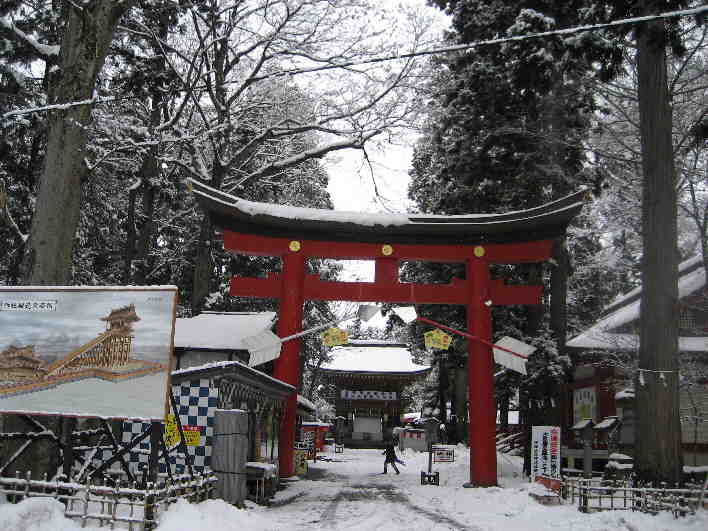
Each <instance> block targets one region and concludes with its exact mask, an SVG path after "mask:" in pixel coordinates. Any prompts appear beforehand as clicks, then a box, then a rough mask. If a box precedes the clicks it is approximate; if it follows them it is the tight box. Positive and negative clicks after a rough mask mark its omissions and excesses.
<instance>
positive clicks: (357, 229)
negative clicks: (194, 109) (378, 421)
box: [189, 179, 586, 244]
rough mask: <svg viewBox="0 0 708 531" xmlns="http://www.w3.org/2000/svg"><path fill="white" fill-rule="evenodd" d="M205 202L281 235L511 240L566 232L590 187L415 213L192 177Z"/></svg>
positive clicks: (234, 224) (253, 230) (227, 224)
mask: <svg viewBox="0 0 708 531" xmlns="http://www.w3.org/2000/svg"><path fill="white" fill-rule="evenodd" d="M189 183H190V186H191V187H192V191H193V193H194V195H195V197H196V199H197V201H198V202H199V204H200V205H201V206H202V207H203V208H204V209H205V210H206V211H207V212H208V213H209V215H210V217H211V219H212V220H213V222H214V223H215V224H216V225H217V226H218V227H220V228H222V229H227V230H232V231H234V232H239V233H247V234H258V235H262V236H274V237H280V238H297V239H308V240H327V241H354V242H365V243H401V244H403V243H411V244H478V243H510V242H524V241H534V240H543V239H551V238H555V237H558V236H562V235H563V234H564V232H565V229H566V227H567V226H568V224H569V223H570V221H571V220H572V219H573V217H575V216H576V215H577V214H578V213H579V212H580V209H581V208H582V206H583V198H584V197H585V195H586V191H585V190H580V191H578V192H575V193H573V194H570V195H568V196H565V197H563V198H561V199H558V200H556V201H552V202H550V203H546V204H544V205H541V206H538V207H534V208H529V209H526V210H517V211H514V212H507V213H504V214H467V215H454V216H444V215H413V214H376V213H370V212H343V211H334V210H324V209H316V208H303V207H291V206H285V205H274V204H270V203H258V202H254V201H248V200H246V199H242V198H239V197H236V196H234V195H231V194H227V193H225V192H221V191H219V190H216V189H214V188H211V187H209V186H207V185H205V184H204V183H201V182H199V181H196V180H194V179H190V180H189Z"/></svg>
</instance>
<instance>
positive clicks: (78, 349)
mask: <svg viewBox="0 0 708 531" xmlns="http://www.w3.org/2000/svg"><path fill="white" fill-rule="evenodd" d="M176 301H177V288H176V287H175V286H148V287H133V286H131V287H122V286H110V287H84V286H81V287H57V288H54V287H44V286H42V287H29V286H21V287H0V412H4V413H28V414H30V413H31V414H45V415H72V416H82V417H105V418H124V419H125V418H140V419H162V418H163V417H164V415H165V404H166V396H167V385H168V379H169V371H170V362H171V358H172V348H173V338H174V323H175V308H176Z"/></svg>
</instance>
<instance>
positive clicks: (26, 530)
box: [0, 498, 98, 531]
mask: <svg viewBox="0 0 708 531" xmlns="http://www.w3.org/2000/svg"><path fill="white" fill-rule="evenodd" d="M0 529H3V530H6V531H78V530H79V529H84V530H89V531H94V530H97V529H98V528H97V527H84V528H82V527H81V522H79V521H72V520H69V519H68V518H66V517H64V505H62V504H61V503H60V502H58V501H57V500H55V499H53V498H30V499H28V500H25V501H23V502H21V503H18V504H12V503H0Z"/></svg>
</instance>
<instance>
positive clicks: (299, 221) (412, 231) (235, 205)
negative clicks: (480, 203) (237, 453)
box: [190, 180, 585, 486]
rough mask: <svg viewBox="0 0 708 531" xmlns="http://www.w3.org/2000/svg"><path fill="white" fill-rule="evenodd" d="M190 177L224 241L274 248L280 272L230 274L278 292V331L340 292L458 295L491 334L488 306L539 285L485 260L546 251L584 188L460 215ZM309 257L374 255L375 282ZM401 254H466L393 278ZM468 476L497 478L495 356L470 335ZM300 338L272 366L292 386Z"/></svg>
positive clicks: (271, 294) (403, 298) (398, 297)
mask: <svg viewBox="0 0 708 531" xmlns="http://www.w3.org/2000/svg"><path fill="white" fill-rule="evenodd" d="M190 184H191V186H192V190H193V192H194V194H195V196H196V199H197V201H198V202H199V203H200V204H201V206H202V207H203V208H204V209H205V210H206V211H207V212H208V213H209V215H210V217H211V219H212V221H213V222H214V223H215V225H216V226H218V227H220V228H222V229H223V231H224V233H223V237H224V248H225V249H226V250H228V251H232V252H235V253H242V254H248V255H260V256H278V257H280V258H281V259H282V273H270V274H269V275H268V276H267V277H266V278H239V277H233V278H232V279H231V290H230V293H231V295H233V296H241V297H261V298H277V299H279V301H280V306H279V312H278V313H279V317H278V325H277V332H278V335H279V336H280V337H286V336H289V335H292V334H296V333H297V332H300V331H301V328H302V317H303V315H302V314H303V304H304V302H305V300H331V301H336V300H345V301H357V302H372V301H379V302H392V303H408V304H461V305H465V306H466V307H467V329H468V331H470V332H471V333H473V334H475V335H476V336H478V337H479V338H481V339H483V340H486V341H487V342H490V341H491V339H492V337H491V336H492V322H491V306H493V305H509V304H539V303H540V302H541V294H542V290H543V287H542V286H507V285H505V284H504V282H503V280H492V279H490V274H489V264H492V263H495V264H519V263H534V262H543V261H545V260H548V259H549V258H550V257H551V254H552V247H553V240H554V239H555V238H558V237H560V236H563V235H564V234H565V230H566V227H567V225H568V223H570V221H571V220H572V219H573V217H574V216H575V215H577V214H578V212H579V211H580V209H581V208H582V199H583V195H584V193H585V192H584V191H580V192H577V193H575V194H572V195H569V196H566V197H564V198H562V199H559V200H557V201H554V202H552V203H547V204H545V205H543V206H539V207H536V208H531V209H528V210H520V211H516V212H509V213H506V214H470V215H462V216H430V215H420V216H414V215H410V216H409V215H406V214H398V215H384V214H370V213H348V212H337V211H332V210H320V209H311V208H297V207H287V206H279V205H272V204H266V203H255V202H252V201H247V200H245V199H241V198H238V197H235V196H232V195H229V194H226V193H224V192H220V191H218V190H215V189H213V188H210V187H208V186H206V185H204V184H202V183H200V182H198V181H195V180H191V181H190ZM309 258H331V259H341V260H374V261H375V280H374V282H329V281H323V280H321V279H320V278H319V276H318V275H307V274H305V267H306V262H307V260H308V259H309ZM402 260H413V261H427V262H458V263H464V264H465V268H466V275H465V279H464V280H463V279H457V278H456V279H453V281H452V283H450V284H448V285H444V284H442V285H441V284H427V285H426V284H415V283H401V282H400V281H399V277H398V272H399V263H400V262H401V261H402ZM468 349H469V360H468V372H469V380H468V381H469V418H470V423H469V430H470V431H469V441H470V484H472V485H476V486H492V485H496V484H497V467H496V443H495V433H496V407H495V402H494V379H493V357H492V352H491V349H490V347H489V346H487V345H485V344H483V343H481V342H479V341H469V342H468ZM299 356H300V341H299V340H292V341H288V342H286V343H284V344H283V346H282V350H281V354H280V357H279V358H278V359H277V360H276V362H275V371H274V376H275V377H276V378H278V379H279V380H282V381H284V382H286V383H289V384H291V385H294V386H296V387H297V385H298V381H299V377H300V374H299V372H300V363H299ZM295 409H296V396H295V395H294V394H293V396H292V397H290V399H289V400H288V401H287V403H286V406H285V411H284V415H283V418H282V424H281V431H280V437H279V464H280V474H281V475H282V476H286V477H287V476H291V475H293V473H294V466H293V448H294V443H295Z"/></svg>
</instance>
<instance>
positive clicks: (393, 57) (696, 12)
mask: <svg viewBox="0 0 708 531" xmlns="http://www.w3.org/2000/svg"><path fill="white" fill-rule="evenodd" d="M705 13H708V6H700V7H695V8H691V9H681V10H677V11H667V12H666V13H660V14H656V15H646V16H642V17H632V18H624V19H620V20H614V21H612V22H605V23H602V24H587V25H583V26H574V27H571V28H563V29H557V30H549V31H542V32H539V33H529V34H527V35H514V36H512V37H500V38H497V39H486V40H480V41H474V42H469V43H465V44H456V45H453V46H444V47H439V48H429V49H427V50H418V51H414V52H405V53H395V54H390V55H384V56H379V57H372V58H370V59H359V60H353V61H342V62H331V63H327V64H324V65H318V66H313V67H307V68H296V69H292V70H280V71H277V72H272V73H269V74H264V75H262V76H255V77H253V78H252V79H251V83H254V82H256V81H262V80H265V79H272V78H277V77H284V76H295V75H300V74H310V73H315V72H323V71H326V70H335V69H338V68H350V67H355V66H365V65H370V64H375V63H383V62H388V61H397V60H401V59H411V58H414V57H423V56H428V55H438V54H445V53H453V52H463V51H467V50H472V49H474V48H480V47H482V46H491V45H495V44H504V43H508V42H521V41H528V40H532V39H542V38H546V37H552V36H556V35H571V34H574V33H585V32H589V31H598V30H604V29H610V28H616V27H620V26H628V25H636V24H642V23H645V22H651V21H654V20H669V19H674V18H682V17H688V16H695V17H700V16H703V15H704V14H705ZM234 83H238V82H237V81H231V82H226V83H225V84H227V85H229V84H234ZM205 89H207V87H206V85H204V86H196V87H194V88H190V89H180V90H179V91H178V92H183V91H186V90H197V91H198V90H205ZM136 98H141V97H140V96H122V97H108V98H92V99H89V100H83V101H75V102H67V103H61V104H55V105H45V106H42V107H33V108H31V109H21V110H16V111H10V112H8V113H5V114H3V115H2V118H3V119H8V118H11V117H13V116H20V115H23V114H30V113H34V112H45V111H50V110H53V109H66V108H68V107H75V106H79V105H94V104H99V103H110V102H114V101H119V100H127V99H136Z"/></svg>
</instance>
